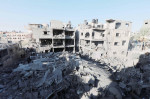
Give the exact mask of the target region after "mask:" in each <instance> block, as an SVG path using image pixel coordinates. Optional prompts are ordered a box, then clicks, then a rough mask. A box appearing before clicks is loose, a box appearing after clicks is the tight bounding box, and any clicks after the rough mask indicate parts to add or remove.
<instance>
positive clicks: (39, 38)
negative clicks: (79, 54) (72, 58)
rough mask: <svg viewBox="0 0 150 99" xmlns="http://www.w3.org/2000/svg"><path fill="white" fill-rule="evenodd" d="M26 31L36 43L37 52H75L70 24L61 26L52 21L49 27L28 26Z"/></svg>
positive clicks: (45, 25)
mask: <svg viewBox="0 0 150 99" xmlns="http://www.w3.org/2000/svg"><path fill="white" fill-rule="evenodd" d="M28 29H29V30H30V31H31V33H33V39H34V41H35V42H36V43H37V47H36V49H37V52H63V51H69V52H75V33H74V31H75V30H74V29H73V28H72V26H71V22H69V23H68V24H63V23H62V22H61V21H56V20H52V21H51V22H50V25H48V24H29V28H28Z"/></svg>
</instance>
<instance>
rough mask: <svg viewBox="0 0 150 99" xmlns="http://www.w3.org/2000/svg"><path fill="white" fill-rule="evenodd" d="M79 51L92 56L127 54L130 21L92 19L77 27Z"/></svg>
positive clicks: (98, 57) (97, 57)
mask: <svg viewBox="0 0 150 99" xmlns="http://www.w3.org/2000/svg"><path fill="white" fill-rule="evenodd" d="M77 32H78V34H79V52H80V53H82V54H83V55H89V56H90V57H92V58H96V59H100V58H101V57H104V56H106V57H112V56H114V57H118V56H120V57H122V56H125V55H126V54H127V50H128V43H129V39H130V32H131V22H127V21H120V20H113V19H110V20H106V23H105V24H101V23H99V22H98V19H93V20H92V22H87V21H86V20H85V21H84V24H80V25H78V27H77Z"/></svg>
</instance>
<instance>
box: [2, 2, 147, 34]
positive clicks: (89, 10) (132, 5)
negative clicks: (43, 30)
mask: <svg viewBox="0 0 150 99" xmlns="http://www.w3.org/2000/svg"><path fill="white" fill-rule="evenodd" d="M93 18H98V19H99V22H102V23H104V22H105V20H106V19H110V18H111V19H119V20H126V21H131V22H133V24H132V30H133V31H138V30H139V29H140V27H141V26H142V24H143V21H144V20H147V19H150V0H0V31H1V30H23V29H24V26H27V24H29V23H48V24H49V22H50V20H61V21H63V22H68V21H69V20H70V21H71V22H72V24H73V26H76V25H77V24H79V23H82V22H83V21H84V20H85V19H87V20H88V21H91V20H92V19H93Z"/></svg>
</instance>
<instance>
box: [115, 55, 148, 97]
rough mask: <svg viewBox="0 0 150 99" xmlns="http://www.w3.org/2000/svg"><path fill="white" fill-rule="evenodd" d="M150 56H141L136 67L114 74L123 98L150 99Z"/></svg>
mask: <svg viewBox="0 0 150 99" xmlns="http://www.w3.org/2000/svg"><path fill="white" fill-rule="evenodd" d="M149 60H150V55H149V54H144V55H141V56H140V60H139V62H138V64H137V65H136V66H135V67H130V68H125V69H122V70H121V71H118V72H116V73H114V78H115V80H116V82H117V84H118V86H119V89H120V90H121V91H120V92H121V94H122V96H123V97H132V98H135V99H148V98H149V97H150V61H149Z"/></svg>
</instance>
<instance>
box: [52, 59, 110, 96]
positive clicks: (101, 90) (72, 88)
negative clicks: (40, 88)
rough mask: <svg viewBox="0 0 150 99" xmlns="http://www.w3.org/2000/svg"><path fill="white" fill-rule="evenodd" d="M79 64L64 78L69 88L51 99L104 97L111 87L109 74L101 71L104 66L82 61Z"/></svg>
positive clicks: (103, 70)
mask: <svg viewBox="0 0 150 99" xmlns="http://www.w3.org/2000/svg"><path fill="white" fill-rule="evenodd" d="M79 64H80V65H79V68H77V70H76V71H74V72H72V73H71V74H70V75H69V76H67V78H66V79H67V81H68V82H70V85H69V87H68V88H67V89H65V90H62V91H60V92H59V93H57V95H55V96H54V97H51V98H53V99H55V98H58V99H69V98H72V99H92V98H94V99H95V98H99V97H101V98H102V97H105V96H106V92H107V90H108V89H109V88H112V87H113V86H112V85H111V83H112V80H111V79H110V75H111V74H110V72H108V71H107V70H105V69H102V67H103V68H105V67H106V66H102V65H101V64H96V63H93V62H92V61H87V60H84V59H82V60H80V62H79Z"/></svg>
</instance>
